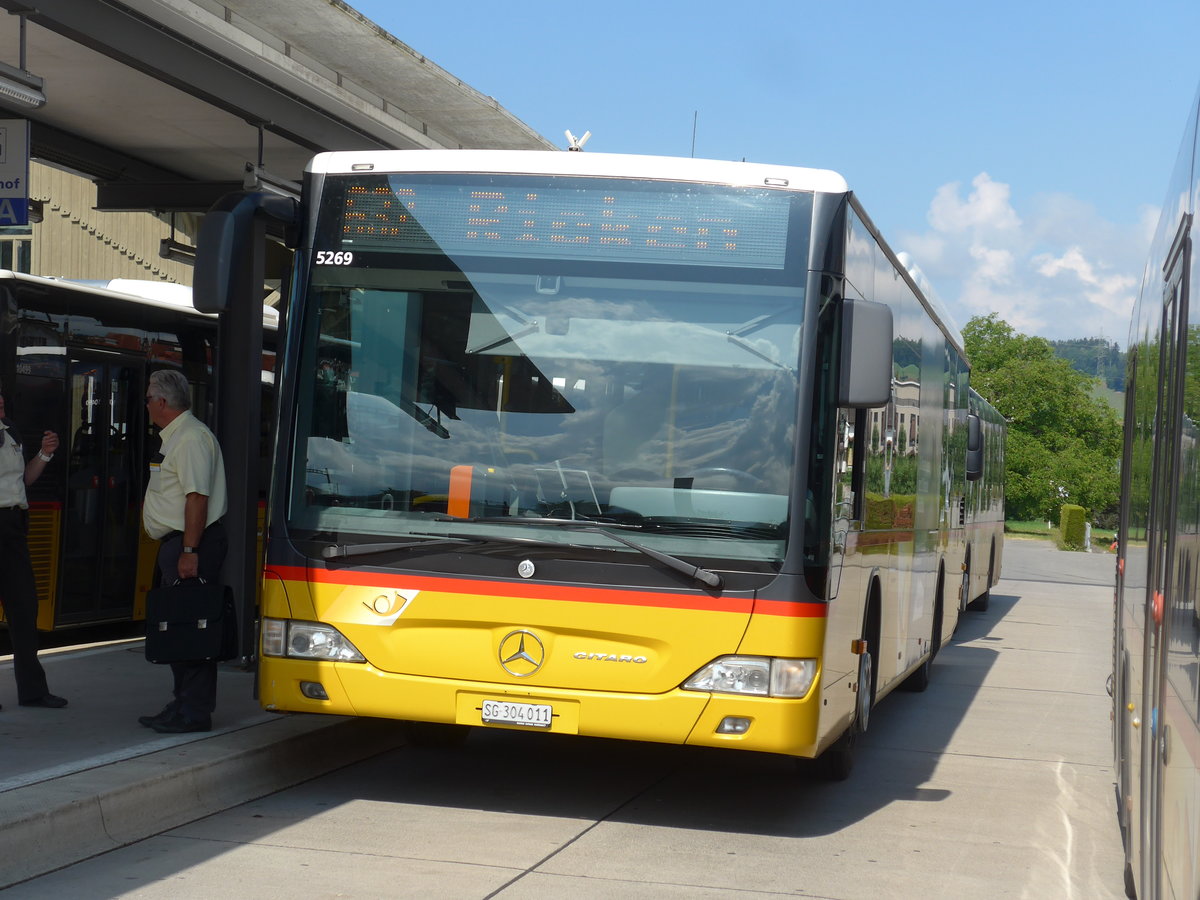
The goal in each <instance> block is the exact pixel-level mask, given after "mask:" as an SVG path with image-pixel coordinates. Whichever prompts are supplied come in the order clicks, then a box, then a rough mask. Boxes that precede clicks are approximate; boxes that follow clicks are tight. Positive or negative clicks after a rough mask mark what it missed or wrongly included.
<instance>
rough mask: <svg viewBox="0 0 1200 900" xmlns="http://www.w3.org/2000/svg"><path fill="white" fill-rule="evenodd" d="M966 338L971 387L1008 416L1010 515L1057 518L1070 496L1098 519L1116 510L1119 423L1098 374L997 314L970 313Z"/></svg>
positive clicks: (1118, 487)
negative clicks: (1100, 395) (1096, 391)
mask: <svg viewBox="0 0 1200 900" xmlns="http://www.w3.org/2000/svg"><path fill="white" fill-rule="evenodd" d="M963 337H964V339H965V341H966V350H967V357H968V358H969V359H970V360H971V385H972V387H974V388H975V389H976V390H977V391H979V392H980V393H981V394H983V396H985V397H987V399H988V400H990V401H991V403H992V404H993V405H994V406H995V407H996V409H998V410H999V411H1000V412H1001V414H1003V415H1004V417H1005V418H1006V419H1008V423H1009V425H1008V442H1007V445H1006V448H1007V449H1006V466H1007V486H1006V493H1007V503H1006V514H1007V517H1008V518H1010V519H1052V520H1057V518H1058V512H1059V509H1060V508H1061V507H1062V505H1063V504H1064V503H1068V502H1069V503H1076V504H1078V505H1080V506H1082V507H1084V508H1085V509H1086V510H1087V511H1088V514H1089V517H1091V518H1093V520H1096V519H1100V518H1102V517H1107V516H1109V515H1112V514H1113V513H1114V512H1115V509H1116V506H1117V500H1118V495H1119V491H1120V476H1119V473H1118V464H1119V461H1120V455H1121V422H1120V419H1119V417H1118V415H1117V413H1116V411H1115V410H1114V409H1113V408H1112V407H1111V406H1109V405H1108V404H1106V403H1105V402H1103V401H1101V400H1098V399H1097V398H1095V397H1094V396H1093V395H1092V386H1093V384H1094V380H1093V376H1090V375H1087V374H1084V373H1083V372H1080V371H1078V370H1077V369H1076V368H1075V367H1074V366H1073V365H1072V363H1071V362H1069V361H1068V360H1067V359H1064V358H1062V357H1060V356H1059V355H1057V354H1056V352H1055V348H1054V346H1053V345H1052V344H1051V343H1050V341H1047V340H1046V339H1045V338H1039V337H1030V336H1029V335H1025V334H1019V333H1018V332H1016V331H1014V330H1013V328H1012V326H1011V325H1009V324H1008V323H1007V322H1005V321H1003V320H1002V319H1000V318H999V316H998V314H997V313H992V314H991V315H989V316H976V317H974V318H973V319H971V321H970V322H968V323H967V326H966V328H964V329H963ZM1060 343H1072V342H1060ZM1122 371H1123V370H1122Z"/></svg>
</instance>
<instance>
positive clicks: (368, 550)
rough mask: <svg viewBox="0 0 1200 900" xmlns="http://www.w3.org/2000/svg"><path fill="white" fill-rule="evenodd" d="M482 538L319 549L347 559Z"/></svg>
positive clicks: (325, 554)
mask: <svg viewBox="0 0 1200 900" xmlns="http://www.w3.org/2000/svg"><path fill="white" fill-rule="evenodd" d="M483 540H484V539H483V538H473V537H455V538H452V537H443V538H435V539H434V540H418V541H402V542H385V543H374V544H331V545H330V546H328V547H323V548H322V549H321V556H322V558H324V559H348V558H349V557H351V556H369V555H371V554H372V553H390V552H392V551H394V550H408V549H410V548H412V547H437V546H439V545H442V544H478V543H481V542H482V541H483Z"/></svg>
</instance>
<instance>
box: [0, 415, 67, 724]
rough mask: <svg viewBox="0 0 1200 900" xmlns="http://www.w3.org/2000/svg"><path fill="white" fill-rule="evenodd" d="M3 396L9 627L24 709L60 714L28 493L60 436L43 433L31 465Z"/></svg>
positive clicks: (0, 596) (2, 570) (1, 593)
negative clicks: (44, 646) (42, 618)
mask: <svg viewBox="0 0 1200 900" xmlns="http://www.w3.org/2000/svg"><path fill="white" fill-rule="evenodd" d="M7 412H8V411H7V409H6V408H5V405H4V396H3V394H0V606H3V607H4V617H5V619H6V620H7V622H8V634H9V640H10V641H11V643H12V651H13V674H14V675H15V676H16V679H17V702H18V703H19V704H21V706H40V707H43V708H47V709H60V708H61V707H64V706H66V705H67V701H66V700H64V699H63V698H62V697H59V696H58V695H56V694H52V693H50V688H49V687H48V686H47V684H46V670H45V669H43V668H42V664H41V663H40V662H39V661H38V656H37V651H38V646H37V645H38V636H37V606H38V596H37V582H36V581H35V580H34V576H33V562H32V561H31V560H30V558H29V543H28V540H27V538H28V535H29V500H28V499H27V498H26V495H25V488H26V487H27V486H28V485H31V484H33V483H34V482H35V481H37V480H38V478H40V477H41V475H42V472H44V471H45V470H46V463H48V462H50V460H51V459H53V458H54V451H55V450H57V449H58V435H57V434H55V433H54V432H53V431H43V432H42V443H41V449H40V450H39V451H38V452H37V453H35V454H33V455H32V456H31V457H30V459H29V460H28V461H26V459H25V449H24V448H23V447H22V446H21V439H20V437H19V436H18V434H17V429H16V428H15V427H14V426H13V423H12V422H10V421H9V420H8V418H7Z"/></svg>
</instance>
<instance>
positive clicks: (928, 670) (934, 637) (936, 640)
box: [900, 570, 946, 694]
mask: <svg viewBox="0 0 1200 900" xmlns="http://www.w3.org/2000/svg"><path fill="white" fill-rule="evenodd" d="M945 576H946V573H945V570H939V571H938V580H937V594H936V595H935V596H936V597H937V599H936V600H934V603H933V629H932V631H931V632H930V635H929V653H928V654H927V655H926V657H925V659H924V661H923V662H922V663H921V665H920V666H919V667H918V668H916V669H915V670H913V673H912V674H911V675H909V676H908V677H907V678H905V679H904V681H903V683H902V684H901V685H900V687H901V688H903V689H904V690H906V691H911V692H913V693H918V694H919V693H921V692H922V691H924V690H925V689H926V688H927V687H929V682H930V681H932V680H933V660H934V657H936V656H937V653H938V650H940V649H941V646H942V600H943V597H942V594H943V591H944V588H945V584H946V577H945Z"/></svg>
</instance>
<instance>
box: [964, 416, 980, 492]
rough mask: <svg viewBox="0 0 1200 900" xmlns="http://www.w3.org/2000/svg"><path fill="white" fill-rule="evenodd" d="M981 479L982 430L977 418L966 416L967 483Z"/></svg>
mask: <svg viewBox="0 0 1200 900" xmlns="http://www.w3.org/2000/svg"><path fill="white" fill-rule="evenodd" d="M982 477H983V428H982V427H981V425H980V424H979V416H977V415H975V414H974V413H971V414H970V415H968V416H967V481H978V480H979V479H980V478H982Z"/></svg>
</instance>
